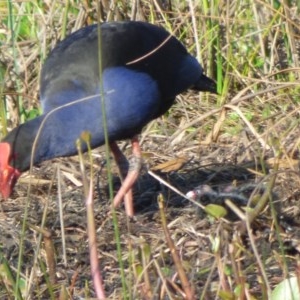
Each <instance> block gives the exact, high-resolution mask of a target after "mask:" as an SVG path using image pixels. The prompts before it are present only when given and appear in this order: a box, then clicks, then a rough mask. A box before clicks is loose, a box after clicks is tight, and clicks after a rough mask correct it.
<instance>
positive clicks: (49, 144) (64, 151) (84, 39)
mask: <svg viewBox="0 0 300 300" xmlns="http://www.w3.org/2000/svg"><path fill="white" fill-rule="evenodd" d="M98 45H99V43H98V28H97V25H93V26H88V27H86V28H83V29H81V30H79V31H77V32H75V33H74V34H72V35H70V36H69V37H67V38H66V39H65V40H63V41H62V42H61V43H59V44H58V45H57V46H56V47H55V48H54V50H53V51H52V52H51V53H50V55H49V57H48V58H47V60H46V62H45V64H44V67H43V70H42V74H41V90H40V91H41V103H42V108H43V115H42V116H40V117H38V118H36V119H34V120H32V121H29V122H27V123H25V124H23V125H20V126H19V127H18V128H16V129H14V130H13V131H12V132H11V133H10V134H9V135H8V136H7V137H6V138H5V139H4V141H6V142H8V143H9V144H11V145H12V147H13V153H14V154H13V157H14V158H13V161H12V162H11V163H12V164H13V165H14V167H15V168H17V169H18V170H20V171H24V170H26V169H28V168H29V162H30V155H31V153H32V145H33V142H34V140H35V138H36V135H37V132H38V129H39V128H41V126H42V129H41V132H40V135H39V137H38V142H37V147H36V150H35V156H34V163H39V162H42V161H44V160H47V159H51V158H54V157H59V156H69V155H74V154H76V153H77V149H76V144H75V143H76V140H77V139H78V137H79V136H80V134H81V133H82V132H83V131H89V132H90V133H91V136H92V147H97V146H99V145H102V144H103V143H104V132H103V117H102V108H101V107H102V106H101V97H100V94H101V89H100V86H101V84H102V85H103V92H104V98H105V107H106V118H107V128H108V135H109V139H110V141H117V140H120V139H125V138H132V137H133V136H134V135H136V134H138V133H139V132H140V131H141V130H142V128H143V127H144V126H145V125H146V124H147V123H148V122H149V121H151V120H153V119H155V118H157V117H159V116H160V115H162V114H164V113H165V112H166V111H167V110H168V109H169V108H170V106H171V105H172V104H173V102H174V99H175V97H176V95H178V94H179V93H181V92H183V91H185V90H187V89H188V88H195V89H198V90H200V91H201V90H204V91H212V92H216V86H215V83H214V82H213V81H212V80H211V79H209V78H208V77H206V76H205V75H203V71H202V67H201V65H200V64H199V63H198V61H197V60H196V59H195V58H194V57H192V56H191V55H190V54H189V53H188V52H187V51H186V49H185V47H184V46H183V45H182V44H181V43H180V42H179V41H178V40H177V39H176V38H175V37H172V36H170V34H169V33H168V32H167V31H165V30H164V29H162V28H160V27H157V26H154V25H151V24H148V23H143V22H113V23H105V24H102V25H101V48H100V49H99V48H98ZM100 60H101V64H99V61H100ZM100 66H101V67H102V71H100ZM64 106H65V107H64Z"/></svg>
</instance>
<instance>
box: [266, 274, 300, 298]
mask: <svg viewBox="0 0 300 300" xmlns="http://www.w3.org/2000/svg"><path fill="white" fill-rule="evenodd" d="M282 299H284V300H296V299H300V290H299V285H298V280H297V278H296V277H291V278H288V279H285V280H283V281H282V282H280V283H279V284H278V285H277V286H276V288H275V289H274V290H273V292H272V294H271V300H282Z"/></svg>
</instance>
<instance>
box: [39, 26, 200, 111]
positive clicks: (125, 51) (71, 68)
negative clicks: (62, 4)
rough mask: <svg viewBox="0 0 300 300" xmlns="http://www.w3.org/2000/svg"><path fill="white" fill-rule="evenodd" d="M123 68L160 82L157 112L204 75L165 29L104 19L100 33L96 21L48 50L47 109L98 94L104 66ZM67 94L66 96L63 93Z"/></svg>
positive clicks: (44, 80) (45, 73)
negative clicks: (159, 106)
mask: <svg viewBox="0 0 300 300" xmlns="http://www.w3.org/2000/svg"><path fill="white" fill-rule="evenodd" d="M99 32H101V41H98V36H99ZM99 45H100V47H101V48H100V49H101V50H100V51H99V47H98V46H99ZM100 57H101V64H99V63H98V62H99V58H100ZM120 66H122V67H125V68H126V69H128V70H133V71H136V72H140V73H144V74H147V75H149V76H150V77H151V78H152V79H153V80H154V81H155V82H156V83H157V85H158V89H159V92H160V94H161V99H162V102H161V108H159V109H158V113H157V116H158V115H160V114H162V113H164V112H165V111H166V110H167V109H168V108H169V106H170V105H171V104H172V102H173V99H174V98H175V96H176V95H177V94H179V93H181V92H182V91H184V90H186V89H187V88H189V87H191V86H192V85H193V84H194V83H195V82H196V81H197V80H198V79H199V78H200V77H201V74H202V68H201V66H200V64H199V63H198V62H197V60H196V59H195V58H194V57H192V56H190V55H189V54H188V53H187V51H186V49H185V47H184V46H183V45H182V44H181V43H180V42H179V41H178V40H177V39H176V38H174V37H173V36H171V35H170V34H169V33H168V32H167V31H166V30H164V29H163V28H160V27H157V26H154V25H151V24H148V23H144V22H130V21H129V22H112V23H103V24H102V25H101V26H100V31H98V25H97V24H95V25H92V26H88V27H85V28H82V29H80V30H79V31H77V32H75V33H73V34H71V35H70V36H69V37H67V38H66V39H65V40H63V41H62V42H61V43H59V44H58V45H57V46H56V47H55V48H54V50H53V51H52V52H51V53H50V55H49V57H48V59H47V60H46V62H45V65H44V67H43V70H42V74H41V90H40V91H41V101H42V106H43V109H44V111H45V112H48V111H50V110H52V109H53V108H55V107H57V106H59V105H62V104H65V103H67V102H71V101H74V100H77V99H79V97H83V96H86V97H87V96H91V95H93V94H95V93H96V92H97V91H98V90H99V84H100V79H101V76H100V75H99V74H100V68H102V70H103V71H105V70H107V69H112V68H115V67H120ZM65 92H67V96H66V97H62V96H59V95H62V94H64V93H65ZM53 95H58V96H55V97H54V96H53ZM140 101H143V100H142V99H140Z"/></svg>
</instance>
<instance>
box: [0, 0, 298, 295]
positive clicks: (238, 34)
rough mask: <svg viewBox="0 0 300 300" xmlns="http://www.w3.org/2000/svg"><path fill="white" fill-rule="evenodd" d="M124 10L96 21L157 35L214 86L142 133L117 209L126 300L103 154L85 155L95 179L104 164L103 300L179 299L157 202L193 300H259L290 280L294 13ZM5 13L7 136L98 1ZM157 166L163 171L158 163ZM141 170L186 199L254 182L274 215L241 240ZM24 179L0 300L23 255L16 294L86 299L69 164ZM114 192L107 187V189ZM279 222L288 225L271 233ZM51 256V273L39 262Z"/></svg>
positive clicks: (4, 243)
mask: <svg viewBox="0 0 300 300" xmlns="http://www.w3.org/2000/svg"><path fill="white" fill-rule="evenodd" d="M127 2H128V3H129V4H128V3H127ZM127 2H126V1H101V5H102V10H101V14H102V16H101V18H102V20H115V19H117V20H120V19H139V20H146V21H149V22H153V23H155V24H160V25H162V26H165V27H166V28H167V29H169V30H170V31H172V32H174V34H175V35H176V36H177V37H179V38H180V39H181V40H182V41H183V43H184V44H185V45H187V47H188V48H189V50H190V51H191V52H192V53H194V54H195V55H196V56H197V57H198V58H199V60H200V61H201V62H202V65H203V67H204V69H205V70H206V71H207V74H208V75H210V76H213V77H214V78H216V80H217V82H218V88H219V91H220V93H221V95H220V96H215V95H208V94H202V95H198V94H195V93H192V92H188V93H186V94H184V95H181V96H179V97H178V101H177V103H176V104H175V105H174V106H173V107H172V108H171V110H170V112H169V113H168V114H167V115H165V116H163V117H161V118H160V119H158V120H156V121H155V122H152V123H150V124H149V125H148V126H147V128H145V130H144V132H143V134H142V135H141V140H142V144H143V145H142V147H143V151H144V158H145V171H144V173H143V175H142V176H141V178H140V179H139V182H138V184H137V185H136V191H135V200H136V210H137V215H136V219H135V220H131V221H130V220H127V218H126V216H125V214H124V213H123V211H122V210H121V209H120V210H119V211H118V212H117V216H118V225H119V229H120V243H121V247H122V261H123V265H124V274H125V280H126V285H127V295H125V294H124V289H123V290H122V284H121V276H120V264H119V262H118V255H117V251H116V241H115V233H114V226H113V221H112V218H111V216H110V205H109V204H108V196H107V179H106V170H105V165H104V166H103V161H105V155H104V151H103V150H102V149H98V150H95V151H94V152H93V157H94V165H93V168H94V170H97V172H98V170H99V166H102V167H101V170H100V171H99V176H100V186H97V184H96V183H95V186H96V188H95V190H96V196H95V217H96V226H97V237H98V251H99V261H100V267H101V270H102V273H103V277H104V284H105V288H106V294H107V295H108V298H109V299H184V296H183V295H182V294H181V289H182V286H181V282H180V280H179V279H178V273H177V269H176V268H175V265H174V261H173V259H172V256H171V254H170V252H171V250H170V248H169V246H168V245H167V243H166V236H165V233H164V230H163V227H162V224H161V217H160V213H159V209H158V204H157V195H158V193H162V194H163V195H164V198H165V206H166V208H165V217H166V219H167V222H168V229H169V232H170V236H171V238H172V240H173V242H174V244H175V246H176V249H177V251H178V254H179V257H180V260H181V264H182V266H183V268H184V269H185V271H186V273H187V275H188V279H189V282H190V284H191V285H192V286H193V287H194V288H195V293H196V299H268V298H269V297H270V292H271V290H273V289H274V287H275V286H276V285H277V284H278V283H280V282H281V281H282V280H283V279H284V278H287V277H289V276H294V275H297V276H298V277H299V260H298V254H299V246H298V244H299V224H300V220H299V216H300V210H299V204H298V201H299V196H300V191H299V186H300V185H299V166H298V164H299V162H298V161H299V136H300V134H299V133H300V132H299V131H300V130H299V124H298V123H299V121H298V120H299V116H298V115H299V104H298V103H299V87H298V83H299V82H298V78H299V62H300V60H299V56H298V53H299V45H300V43H299V32H300V24H299V21H298V17H297V10H298V8H297V6H296V4H293V3H292V4H291V5H288V4H287V1H286V4H280V2H276V1H259V0H256V1H254V0H248V1H205V0H203V1H194V0H190V1H186V2H185V1H175V0H174V1H158V0H157V1H136V2H134V1H132V3H131V2H130V1H127ZM8 3H10V6H9V4H7V2H6V1H0V14H1V17H2V18H1V20H0V39H1V44H0V45H1V51H0V76H1V77H0V78H2V79H3V80H1V82H2V84H1V86H0V93H1V94H2V97H3V99H4V101H2V102H1V104H0V110H1V115H0V117H1V126H2V127H1V130H2V133H3V135H4V134H5V132H6V128H7V129H8V130H10V129H11V128H13V127H14V126H16V125H17V124H19V123H20V122H23V121H25V120H26V119H28V118H30V117H32V116H34V115H36V113H37V110H38V109H39V101H38V98H39V97H38V95H39V86H38V78H39V74H40V69H41V66H42V63H43V60H44V59H45V58H46V56H47V53H48V52H49V50H50V49H51V48H53V47H54V45H55V44H56V42H57V41H58V40H60V39H62V38H63V37H64V36H65V35H67V34H68V33H70V32H73V31H75V30H77V29H79V28H81V27H83V26H85V25H87V24H90V23H95V22H96V20H97V13H96V2H95V1H68V2H67V3H68V5H67V4H66V3H60V2H57V1H45V2H34V1H19V2H18V1H12V2H8ZM133 3H135V5H134V4H133ZM272 3H273V4H272ZM169 4H170V5H171V6H169ZM11 27H13V30H12V28H11ZM3 103H4V104H5V105H4V106H3ZM123 144H124V145H123V146H124V149H125V151H126V152H127V154H128V153H130V149H129V147H127V145H126V144H125V143H123ZM174 159H175V160H174ZM176 159H177V160H176ZM87 161H88V160H87ZM165 162H169V164H168V167H169V169H166V166H165V165H164V166H161V165H160V164H161V163H165ZM183 162H184V163H183ZM56 163H57V164H56ZM57 165H59V166H60V168H59V170H60V177H58V176H57V168H56V166H57ZM159 165H160V166H159ZM170 165H171V166H170ZM157 166H159V167H157ZM89 167H90V166H88V163H87V168H89ZM147 168H150V169H151V168H152V169H155V172H156V173H157V174H158V175H159V176H161V177H162V178H163V179H164V180H166V181H167V182H169V183H170V184H171V185H172V186H174V187H176V188H177V189H178V190H180V191H181V192H182V193H186V192H188V191H190V190H193V189H194V188H195V187H197V186H199V185H200V184H206V185H209V186H210V187H212V188H213V189H215V190H216V191H223V190H224V189H226V187H228V186H232V187H235V186H244V185H246V184H255V185H258V184H263V185H264V186H265V187H266V189H267V188H268V187H269V188H272V193H273V194H272V195H273V198H274V199H273V200H276V201H277V202H276V205H275V208H276V211H275V212H274V210H273V211H272V209H270V205H269V204H268V205H267V207H266V208H265V209H264V211H263V212H262V213H261V214H260V215H259V216H257V217H256V218H255V220H254V222H253V223H252V225H251V230H249V228H248V229H247V228H246V229H245V228H244V227H243V226H241V221H236V222H230V220H227V219H215V218H212V217H210V216H208V215H207V214H205V213H203V211H201V210H199V209H197V208H196V206H195V205H194V204H192V203H189V202H188V201H187V200H184V199H183V198H182V197H181V196H180V195H178V194H176V193H175V192H173V191H171V190H170V189H169V188H168V187H166V186H164V184H162V183H160V182H158V181H157V180H156V179H154V178H152V177H151V176H150V175H149V174H147ZM113 174H114V175H116V174H117V172H115V170H113ZM274 177H276V180H275V183H274V185H272V184H271V183H272V180H273V179H274ZM31 181H32V183H33V187H32V190H31V193H30V197H29V199H28V198H27V196H26V195H27V187H28V182H29V179H28V175H27V177H26V174H25V175H24V177H23V178H22V179H21V180H20V183H19V184H18V186H17V188H16V190H15V193H14V194H13V197H11V198H10V199H9V200H8V201H6V202H2V212H1V213H0V230H1V233H2V235H1V237H0V298H1V299H13V298H18V299H21V295H20V294H19V295H18V294H17V293H14V292H13V287H12V285H13V283H14V279H11V278H10V277H9V275H8V274H9V272H8V271H7V270H6V268H7V267H9V268H10V269H11V272H12V278H16V270H17V266H18V263H19V262H20V256H19V250H20V247H21V248H22V249H23V255H22V257H21V258H22V265H21V273H20V279H21V280H20V282H19V284H18V287H19V288H20V290H21V291H22V293H23V296H24V295H29V296H27V297H28V299H54V298H58V297H60V299H79V298H80V297H83V298H89V297H93V296H94V292H93V287H92V283H91V279H90V267H89V259H88V256H89V254H88V243H87V234H86V212H85V207H84V199H83V192H82V186H81V184H82V178H81V175H80V173H79V162H78V158H71V159H59V160H55V162H46V163H44V164H43V165H42V166H40V167H39V168H35V169H34V171H33V177H32V178H31ZM118 186H119V182H118V179H117V178H116V180H115V182H114V188H115V190H117V189H118ZM270 195H271V193H269V196H270ZM59 197H61V198H62V209H61V212H62V215H63V220H64V230H62V229H61V223H60V222H61V220H60V217H59V205H58V204H57V201H56V199H57V198H59ZM270 198H271V197H270ZM225 207H226V206H225ZM271 207H272V205H271ZM226 209H228V207H226ZM26 211H28V215H27V216H26V228H25V231H24V230H22V224H23V218H24V212H26ZM275 214H280V215H281V214H283V215H284V219H278V222H277V221H276V218H275ZM25 215H26V213H25ZM42 220H43V221H42ZM235 220H236V219H235ZM43 223H44V226H43V227H44V228H45V230H46V232H43V231H42V230H41V227H42V226H41V224H43ZM241 228H244V230H243V231H242V230H241ZM41 232H42V233H43V236H44V238H43V239H42V241H40V233H41ZM50 233H51V234H50ZM62 233H64V235H62ZM22 235H23V236H24V242H23V245H20V240H21V236H22ZM45 236H46V237H47V236H48V238H47V239H46V238H45ZM49 243H50V250H49V246H47V245H49ZM64 244H65V248H64V247H63V246H62V245H64ZM51 247H53V249H54V253H55V264H54V266H52V267H55V270H54V269H51V263H50V262H51V261H49V257H50V256H51V253H52V252H51ZM49 253H50V254H49ZM51 276H52V277H51ZM54 281H55V282H54ZM28 288H30V290H27V289H28ZM64 295H65V296H64ZM251 297H253V298H251Z"/></svg>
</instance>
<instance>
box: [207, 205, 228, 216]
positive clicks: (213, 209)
mask: <svg viewBox="0 0 300 300" xmlns="http://www.w3.org/2000/svg"><path fill="white" fill-rule="evenodd" d="M205 212H206V213H208V214H209V215H211V216H213V217H215V218H217V219H219V218H223V217H225V216H226V215H227V210H226V209H225V208H224V207H223V206H220V205H216V204H208V205H206V206H205Z"/></svg>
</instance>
